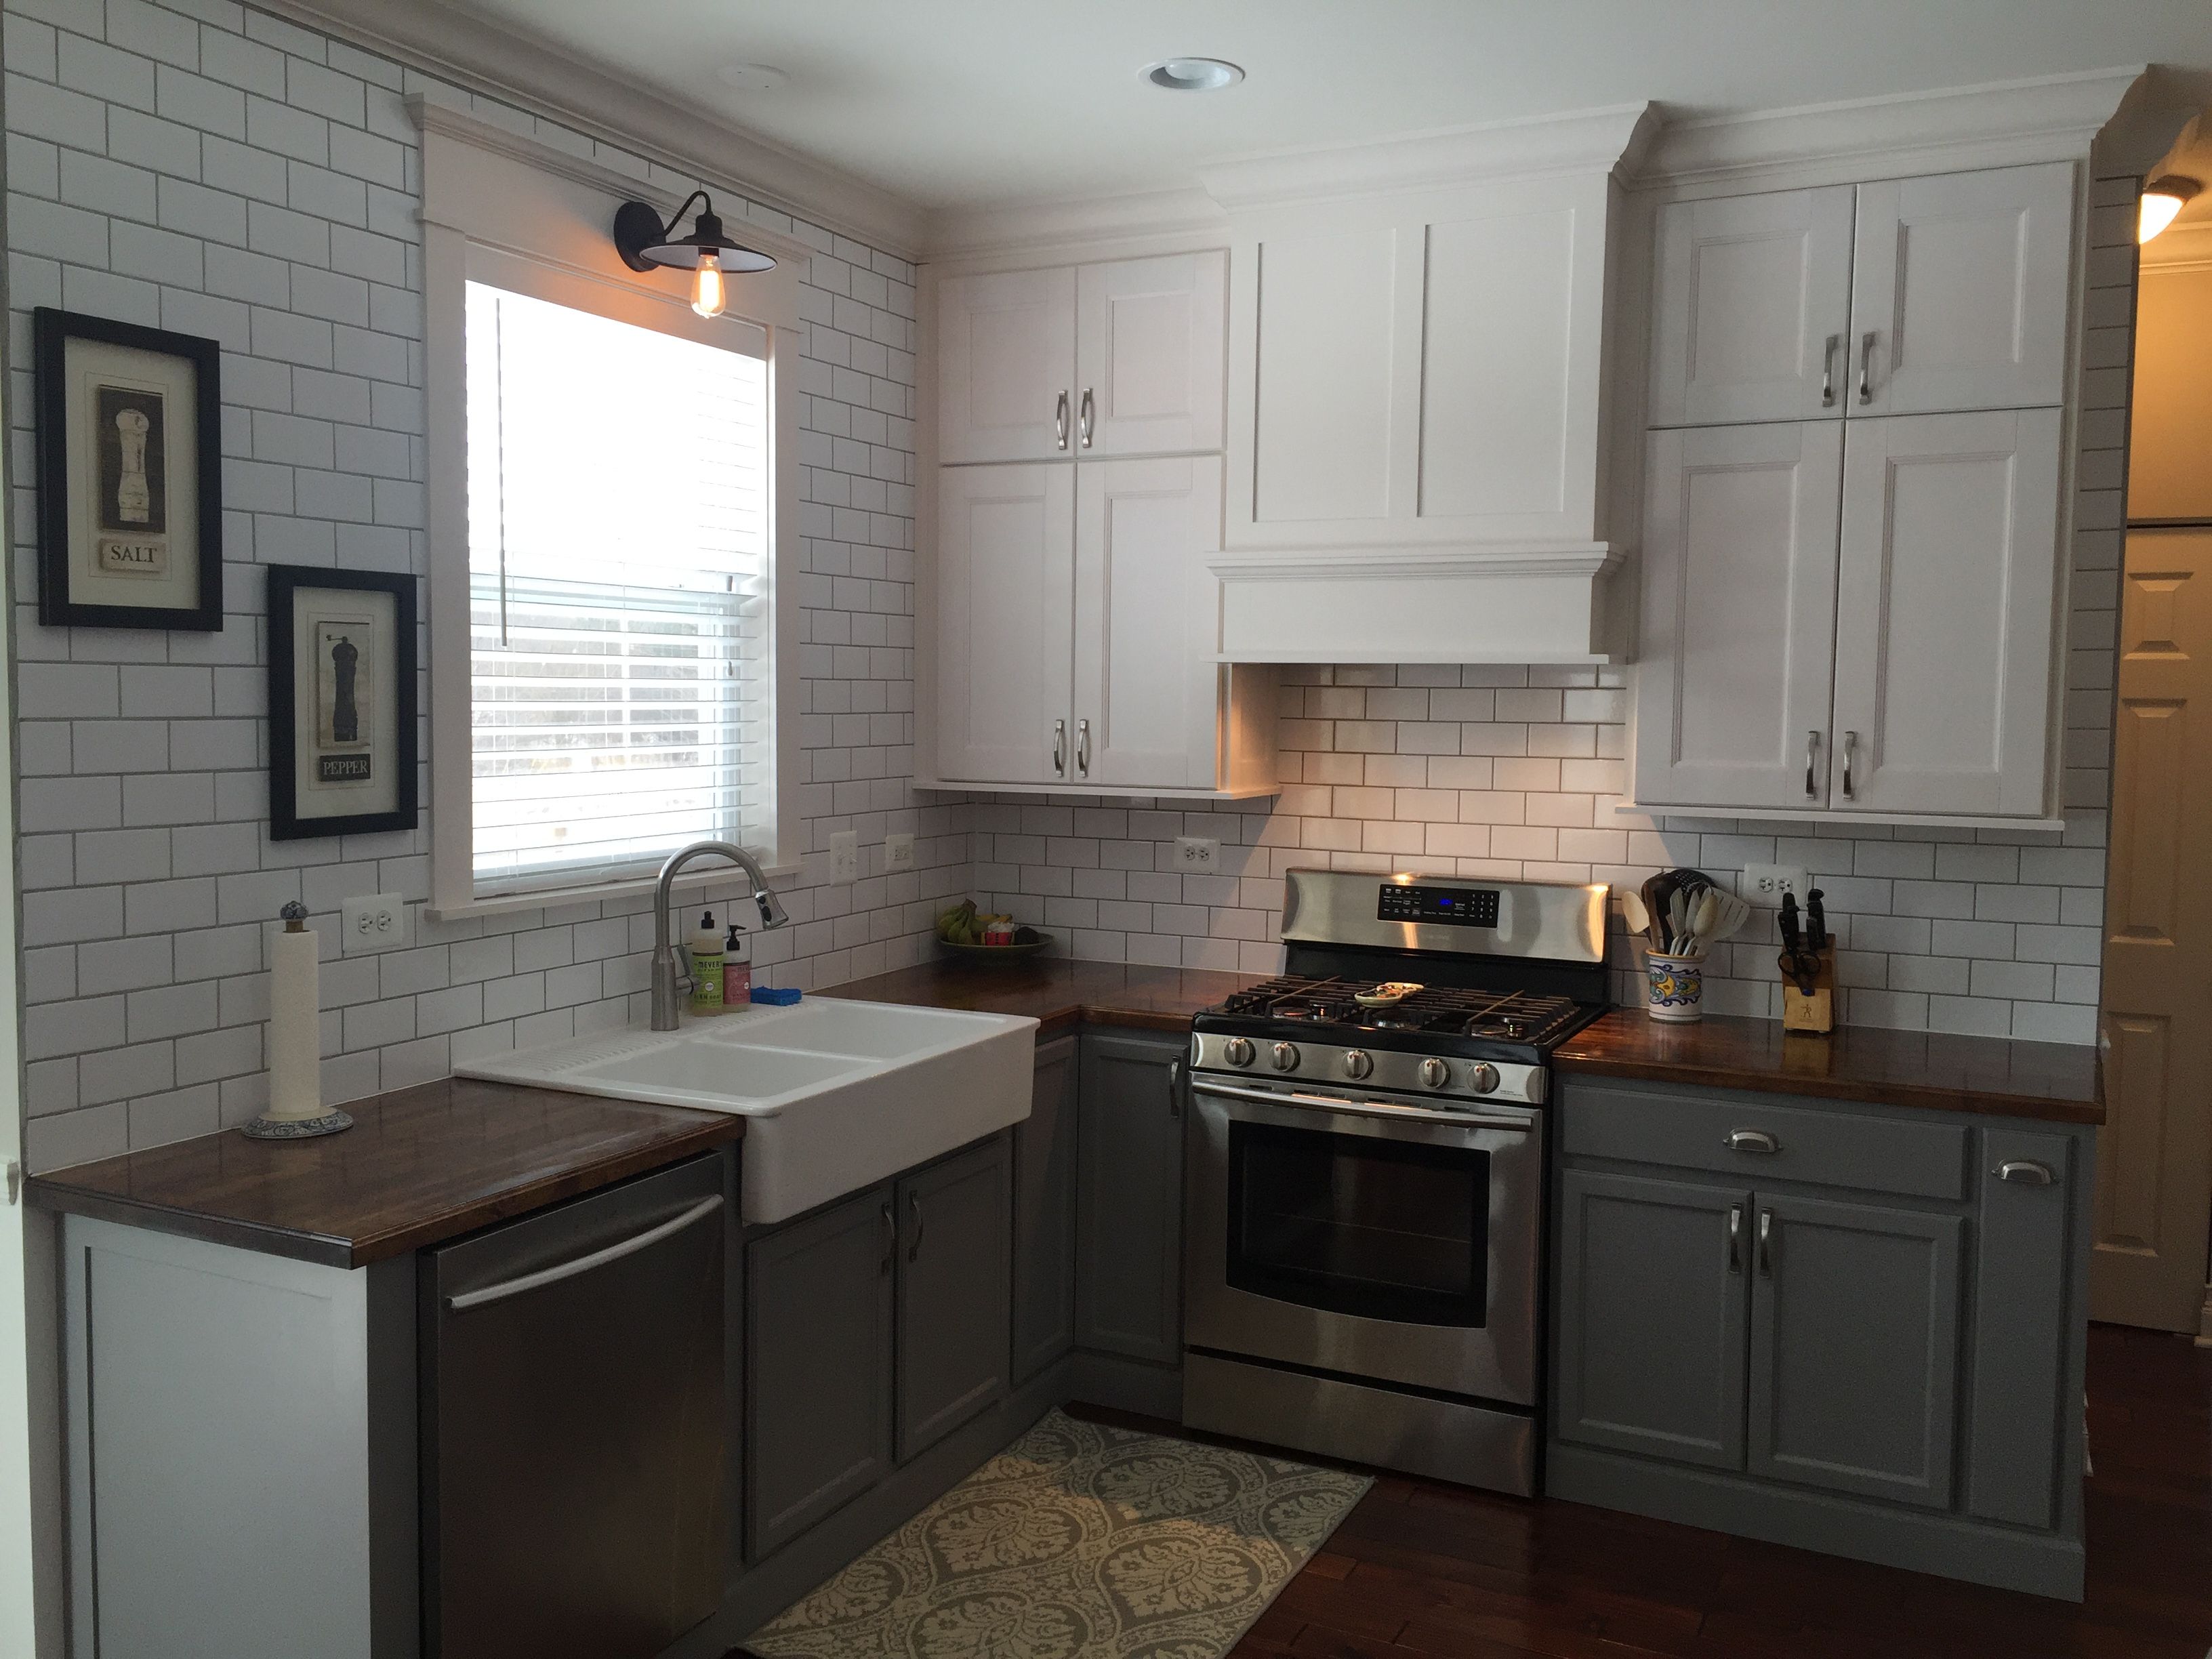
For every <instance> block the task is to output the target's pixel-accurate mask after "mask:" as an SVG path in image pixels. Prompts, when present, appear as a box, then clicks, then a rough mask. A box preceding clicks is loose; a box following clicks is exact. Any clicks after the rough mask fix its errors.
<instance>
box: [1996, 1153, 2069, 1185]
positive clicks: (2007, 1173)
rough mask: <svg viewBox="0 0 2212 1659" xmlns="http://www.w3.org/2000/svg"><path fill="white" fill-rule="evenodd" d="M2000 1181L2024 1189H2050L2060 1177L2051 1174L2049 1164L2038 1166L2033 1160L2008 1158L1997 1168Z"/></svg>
mask: <svg viewBox="0 0 2212 1659" xmlns="http://www.w3.org/2000/svg"><path fill="white" fill-rule="evenodd" d="M1996 1178H1997V1179H1998V1180H1999V1181H2010V1182H2016V1183H2017V1184H2019V1185H2020V1186H2022V1187H2048V1186H2051V1185H2052V1184H2054V1183H2055V1182H2057V1179H2058V1177H2057V1176H2056V1175H2054V1174H2052V1173H2051V1166H2050V1165H2049V1164H2038V1163H2037V1162H2036V1161H2035V1160H2034V1159H2033V1158H2007V1159H2006V1160H2005V1161H2004V1162H2003V1163H2002V1164H1998V1165H1997V1167H1996Z"/></svg>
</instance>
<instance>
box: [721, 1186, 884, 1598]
mask: <svg viewBox="0 0 2212 1659" xmlns="http://www.w3.org/2000/svg"><path fill="white" fill-rule="evenodd" d="M894 1242H895V1235H894V1232H893V1228H892V1218H891V1189H890V1188H889V1187H879V1188H873V1189H872V1190H870V1191H868V1192H865V1193H860V1194H856V1195H855V1196H854V1197H852V1198H849V1199H847V1200H844V1201H843V1202H842V1203H840V1204H838V1205H837V1206H835V1207H834V1208H832V1209H829V1210H825V1211H823V1212H822V1213H820V1214H818V1215H816V1216H812V1217H810V1218H807V1219H805V1220H803V1221H799V1222H794V1223H793V1224H792V1225H790V1226H788V1227H785V1228H782V1229H781V1230H780V1231H776V1232H773V1233H770V1234H768V1235H767V1236H765V1237H759V1238H756V1239H753V1240H752V1241H750V1243H748V1244H747V1246H746V1249H745V1322H746V1324H745V1328H746V1338H745V1356H746V1360H745V1364H746V1374H747V1386H746V1389H745V1414H746V1425H745V1444H746V1448H747V1451H748V1455H749V1458H750V1464H751V1480H750V1485H749V1488H748V1491H747V1493H746V1504H745V1544H746V1547H745V1555H746V1559H748V1560H753V1561H757V1560H760V1559H762V1558H763V1557H764V1556H767V1555H769V1554H772V1553H775V1551H776V1550H777V1549H779V1548H780V1547H782V1546H783V1545H784V1544H786V1543H787V1542H789V1541H791V1540H792V1539H793V1538H795V1537H797V1536H798V1535H799V1534H800V1533H802V1532H804V1531H805V1530H806V1528H809V1527H811V1526H812V1525H813V1524H814V1523H815V1522H817V1521H819V1520H821V1519H822V1518H823V1516H826V1515H829V1513H830V1512H831V1511H833V1510H836V1509H838V1508H840V1507H841V1506H842V1505H843V1504H846V1503H847V1502H848V1501H849V1500H850V1499H852V1498H856V1497H858V1496H859V1495H860V1493H862V1492H866V1491H867V1490H868V1489H869V1488H870V1487H871V1486H874V1485H875V1484H876V1482H878V1480H882V1479H883V1478H884V1476H885V1475H886V1474H889V1473H890V1468H891V1395H890V1387H891V1273H892V1256H893V1254H894V1252H893V1248H892V1247H893V1244H894Z"/></svg>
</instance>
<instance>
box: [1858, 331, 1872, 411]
mask: <svg viewBox="0 0 2212 1659" xmlns="http://www.w3.org/2000/svg"><path fill="white" fill-rule="evenodd" d="M1873 367H1874V331H1873V330H1872V329H1869V330H1868V331H1866V336H1865V337H1864V338H1863V339H1862V340H1860V342H1859V401H1860V402H1861V403H1863V404H1870V403H1872V402H1873V401H1874V386H1872V384H1871V383H1870V382H1869V380H1868V379H1867V376H1868V374H1869V372H1870V371H1871V370H1872V368H1873Z"/></svg>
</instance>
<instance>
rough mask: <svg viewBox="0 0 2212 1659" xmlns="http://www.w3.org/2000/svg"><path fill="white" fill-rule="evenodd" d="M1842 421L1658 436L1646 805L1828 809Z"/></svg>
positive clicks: (1647, 590) (1641, 749)
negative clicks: (1827, 749)
mask: <svg viewBox="0 0 2212 1659" xmlns="http://www.w3.org/2000/svg"><path fill="white" fill-rule="evenodd" d="M1843 430H1844V428H1843V422H1840V421H1807V422H1790V423H1778V424H1775V425H1771V426H1759V427H1717V428H1709V429H1705V430H1697V431H1674V432H1657V433H1654V434H1653V435H1652V436H1651V445H1650V465H1649V467H1648V469H1647V471H1646V476H1645V482H1644V492H1645V495H1644V499H1645V503H1646V506H1645V513H1644V633H1643V641H1642V647H1641V651H1640V654H1639V661H1638V670H1637V677H1636V679H1637V739H1636V757H1637V760H1636V767H1637V770H1636V794H1637V799H1638V800H1639V801H1641V802H1644V803H1646V804H1650V805H1710V806H1732V807H1753V806H1798V807H1803V806H1816V805H1821V804H1822V803H1823V801H1824V799H1825V798H1826V791H1827V764H1826V754H1825V752H1824V747H1825V744H1826V741H1827V739H1826V732H1827V729H1828V702H1829V694H1830V690H1831V687H1832V669H1833V659H1832V655H1831V652H1832V648H1833V639H1834V635H1833V629H1834V621H1835V582H1836V533H1837V503H1838V492H1839V489H1840V484H1841V477H1840V474H1841V469H1842V458H1843ZM1808 775H1809V780H1808ZM1808 781H1809V783H1810V786H1811V787H1809V788H1808Z"/></svg>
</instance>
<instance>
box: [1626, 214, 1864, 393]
mask: <svg viewBox="0 0 2212 1659" xmlns="http://www.w3.org/2000/svg"><path fill="white" fill-rule="evenodd" d="M1851 197H1852V187H1851V186H1850V185H1833V186H1831V187H1829V188H1827V189H1824V190H1793V191H1773V192H1771V193H1769V194H1765V195H1759V196H1735V197H1722V198H1719V199H1717V200H1713V201H1705V202H1674V203H1670V204H1668V206H1666V207H1665V208H1663V209H1662V210H1660V215H1659V229H1658V268H1657V271H1656V276H1655V278H1654V283H1655V287H1654V294H1653V302H1652V312H1653V316H1652V330H1651V398H1650V419H1651V424H1652V425H1654V426H1708V425H1713V424H1717V423H1718V422H1728V421H1793V420H1806V419H1808V418H1811V417H1813V416H1820V415H1823V414H1826V415H1840V414H1842V413H1843V411H1844V395H1845V394H1844V387H1845V380H1846V375H1845V369H1846V362H1845V360H1846V358H1847V357H1848V356H1849V355H1850V343H1849V340H1848V334H1849V332H1850V277H1851Z"/></svg>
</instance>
